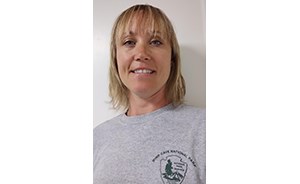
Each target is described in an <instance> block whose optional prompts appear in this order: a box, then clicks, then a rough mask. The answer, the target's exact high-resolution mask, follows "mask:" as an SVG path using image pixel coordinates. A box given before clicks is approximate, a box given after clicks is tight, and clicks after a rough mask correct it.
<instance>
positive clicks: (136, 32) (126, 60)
mask: <svg viewBox="0 0 300 184" xmlns="http://www.w3.org/2000/svg"><path fill="white" fill-rule="evenodd" d="M139 26H140V25H139V21H138V20H137V19H133V24H132V26H130V27H129V30H128V31H126V32H124V34H123V35H122V36H121V38H120V40H118V41H117V65H118V71H119V75H120V78H121V80H122V82H123V83H124V85H125V86H126V87H127V88H128V89H129V92H130V95H135V96H138V97H140V98H144V99H146V98H149V97H152V96H153V95H155V94H158V93H163V94H164V93H165V84H166V82H167V80H168V78H169V75H170V69H171V46H170V43H169V42H168V41H167V40H165V39H164V37H163V36H162V35H161V34H160V33H159V32H155V33H154V32H153V31H151V30H150V29H148V28H147V27H143V28H141V27H139ZM145 30H146V31H145Z"/></svg>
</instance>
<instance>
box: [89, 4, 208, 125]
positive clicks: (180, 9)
mask: <svg viewBox="0 0 300 184" xmlns="http://www.w3.org/2000/svg"><path fill="white" fill-rule="evenodd" d="M134 4H150V5H153V6H156V7H158V8H160V9H161V10H163V11H164V12H165V13H166V15H167V16H168V17H169V19H170V20H171V22H172V23H173V26H174V29H175V31H176V34H177V38H178V42H179V45H180V49H181V54H182V56H181V57H182V58H181V59H182V72H183V76H184V78H185V81H186V87H187V94H186V98H185V99H186V102H187V104H191V105H195V106H198V107H205V105H206V104H205V98H206V94H205V91H206V89H205V81H206V79H205V76H206V73H205V66H206V63H205V60H206V56H205V50H206V48H205V38H206V35H205V0H188V1H183V0H148V1H145V0H144V1H143V0H139V1H138V0H120V1H115V0H113V1H105V0H94V74H93V76H94V91H93V92H94V94H93V97H94V126H96V125H98V124H99V123H102V122H103V121H106V120H108V119H110V118H112V117H114V116H116V115H117V114H118V113H120V112H115V110H113V109H111V106H110V104H109V103H108V102H109V97H108V65H109V42H110V32H111V28H112V25H113V23H114V21H115V19H116V17H117V16H118V15H119V14H120V13H121V12H122V11H124V10H125V9H127V8H129V7H130V6H132V5H134Z"/></svg>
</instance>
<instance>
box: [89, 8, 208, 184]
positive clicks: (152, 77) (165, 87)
mask: <svg viewBox="0 0 300 184" xmlns="http://www.w3.org/2000/svg"><path fill="white" fill-rule="evenodd" d="M109 74H110V78H109V93H110V97H111V102H112V105H113V106H114V107H115V108H116V109H118V108H122V109H124V113H122V114H120V115H119V116H117V117H115V118H112V119H111V120H108V121H106V122H104V123H102V124H100V125H99V126H97V127H96V128H95V129H94V184H98V183H99V184H100V183H112V184H114V183H123V184H132V183H143V184H148V183H149V184H153V183H170V182H171V183H174V184H176V183H182V182H183V181H184V182H185V183H189V184H196V183H197V184H199V183H200V184H203V183H205V111H204V110H203V109H199V108H196V107H193V106H189V105H186V104H184V103H183V98H184V95H185V82H184V79H183V76H182V74H181V62H180V52H179V45H178V42H177V38H176V34H175V32H174V29H173V26H172V24H171V22H170V20H169V19H168V17H167V16H166V15H165V14H164V13H163V12H162V11H161V10H160V9H158V8H156V7H153V6H151V5H135V6H132V7H130V8H129V9H127V10H125V11H124V12H123V13H122V14H121V15H120V16H119V17H118V18H117V20H116V22H115V24H114V26H113V30H112V37H111V61H110V68H109Z"/></svg>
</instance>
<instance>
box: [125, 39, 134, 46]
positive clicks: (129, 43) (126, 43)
mask: <svg viewBox="0 0 300 184" xmlns="http://www.w3.org/2000/svg"><path fill="white" fill-rule="evenodd" d="M123 45H125V46H129V47H132V46H134V45H135V41H133V40H126V41H125V42H124V43H123Z"/></svg>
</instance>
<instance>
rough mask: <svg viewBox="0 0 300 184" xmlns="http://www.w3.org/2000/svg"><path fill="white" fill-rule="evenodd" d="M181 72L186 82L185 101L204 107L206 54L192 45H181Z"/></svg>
mask: <svg viewBox="0 0 300 184" xmlns="http://www.w3.org/2000/svg"><path fill="white" fill-rule="evenodd" d="M180 52H181V66H182V74H183V77H184V79H185V83H186V96H185V102H186V103H187V104H189V105H194V106H197V107H200V108H205V107H206V55H205V52H203V53H201V52H200V51H199V50H196V49H195V48H193V47H190V46H185V45H181V46H180Z"/></svg>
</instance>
